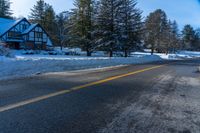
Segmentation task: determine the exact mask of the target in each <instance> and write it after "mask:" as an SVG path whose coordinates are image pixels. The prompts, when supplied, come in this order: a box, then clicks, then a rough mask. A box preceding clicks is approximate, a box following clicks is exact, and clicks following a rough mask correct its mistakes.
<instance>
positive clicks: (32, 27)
mask: <svg viewBox="0 0 200 133" xmlns="http://www.w3.org/2000/svg"><path fill="white" fill-rule="evenodd" d="M37 25H38V24H31V26H30V27H29V28H28V29H26V30H25V31H24V32H22V34H27V33H29V32H30V31H32V30H33V29H34V28H35V27H36V26H37Z"/></svg>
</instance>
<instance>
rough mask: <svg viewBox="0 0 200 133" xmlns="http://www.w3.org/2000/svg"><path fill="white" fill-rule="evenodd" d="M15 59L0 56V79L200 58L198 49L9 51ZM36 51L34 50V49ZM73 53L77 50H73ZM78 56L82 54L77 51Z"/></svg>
mask: <svg viewBox="0 0 200 133" xmlns="http://www.w3.org/2000/svg"><path fill="white" fill-rule="evenodd" d="M12 53H13V54H14V55H15V57H14V58H8V57H4V56H0V80H2V79H8V78H18V77H24V76H30V75H35V74H40V73H47V72H63V71H70V70H82V69H90V68H102V67H110V66H118V65H128V64H139V63H147V62H152V61H160V60H162V59H168V60H169V59H172V60H174V59H183V58H193V57H200V52H188V51H182V52H179V53H178V54H169V55H166V54H155V55H151V54H150V53H144V52H143V53H142V52H134V53H132V56H131V57H129V58H123V57H113V58H109V57H105V55H104V53H103V52H96V53H95V57H86V56H83V55H82V56H69V55H62V54H61V55H49V54H48V53H47V52H44V51H43V52H39V53H38V54H35V53H33V51H29V52H28V55H27V51H12ZM36 53H37V52H36ZM75 53H77V51H76V50H75ZM80 55H81V54H80Z"/></svg>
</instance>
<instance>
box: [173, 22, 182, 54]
mask: <svg viewBox="0 0 200 133" xmlns="http://www.w3.org/2000/svg"><path fill="white" fill-rule="evenodd" d="M171 44H172V45H171V51H173V52H175V51H176V50H178V49H179V48H180V38H179V29H178V24H177V22H176V21H173V22H172V23H171Z"/></svg>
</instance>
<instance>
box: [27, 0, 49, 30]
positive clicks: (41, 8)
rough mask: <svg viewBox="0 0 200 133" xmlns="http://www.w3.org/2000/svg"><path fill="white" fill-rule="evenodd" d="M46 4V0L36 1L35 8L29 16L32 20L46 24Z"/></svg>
mask: <svg viewBox="0 0 200 133" xmlns="http://www.w3.org/2000/svg"><path fill="white" fill-rule="evenodd" d="M45 6H46V3H45V2H44V0H38V1H37V2H36V5H34V6H33V9H31V14H30V16H29V19H30V21H31V22H33V23H39V24H40V25H42V26H44V24H45V19H44V15H45Z"/></svg>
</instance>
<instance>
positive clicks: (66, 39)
mask: <svg viewBox="0 0 200 133" xmlns="http://www.w3.org/2000/svg"><path fill="white" fill-rule="evenodd" d="M2 1H3V0H0V2H2ZM9 4H10V2H8V5H9ZM0 5H1V3H0ZM74 5H75V7H74V9H72V10H71V11H70V12H61V13H59V14H57V15H56V13H55V11H54V9H53V7H52V6H51V5H49V4H48V3H45V1H44V0H37V2H36V5H34V7H33V8H32V9H31V14H30V16H29V19H30V20H31V21H32V22H34V23H39V24H41V25H42V26H43V27H44V28H45V29H46V30H47V32H48V33H49V35H50V36H51V38H52V39H53V42H54V44H57V45H58V46H61V49H62V47H63V46H68V47H79V48H81V49H82V50H84V51H86V52H87V56H91V55H92V52H93V51H95V50H102V51H106V52H107V53H108V54H109V56H110V57H112V56H113V55H114V53H115V52H121V53H123V56H125V57H128V56H129V54H130V53H131V52H132V51H134V50H138V49H140V48H141V47H146V48H150V49H151V53H152V54H153V53H154V52H155V51H156V52H165V53H166V54H168V53H169V52H175V51H177V50H179V49H181V48H182V49H187V50H195V49H200V30H198V29H197V30H194V29H193V27H192V26H191V25H186V26H185V27H184V29H183V30H182V32H181V33H180V32H179V29H178V24H177V23H176V21H171V20H169V19H168V17H167V15H166V13H165V12H164V11H163V10H161V9H157V10H155V11H154V12H152V13H150V14H149V15H148V16H147V18H146V19H145V21H144V22H143V21H142V11H141V10H140V9H138V8H137V0H74ZM0 11H1V10H0ZM8 11H10V10H9V8H8ZM7 14H8V16H9V13H7ZM10 15H11V14H10Z"/></svg>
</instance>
